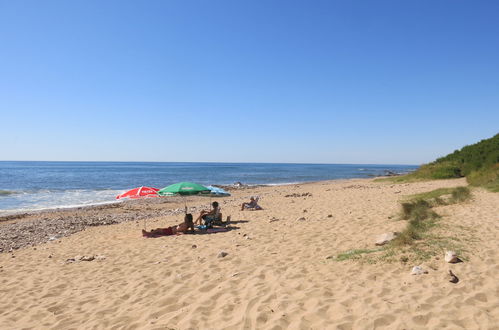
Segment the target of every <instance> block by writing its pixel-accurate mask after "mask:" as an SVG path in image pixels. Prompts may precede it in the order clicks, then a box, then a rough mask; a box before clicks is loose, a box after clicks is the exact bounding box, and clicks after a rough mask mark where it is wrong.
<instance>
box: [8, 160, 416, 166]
mask: <svg viewBox="0 0 499 330" xmlns="http://www.w3.org/2000/svg"><path fill="white" fill-rule="evenodd" d="M0 162H45V163H49V162H50V163H57V162H59V163H204V164H289V165H405V166H421V165H422V164H407V163H405V164H401V163H398V164H396V163H320V162H313V163H306V162H235V161H140V160H133V161H129V160H0Z"/></svg>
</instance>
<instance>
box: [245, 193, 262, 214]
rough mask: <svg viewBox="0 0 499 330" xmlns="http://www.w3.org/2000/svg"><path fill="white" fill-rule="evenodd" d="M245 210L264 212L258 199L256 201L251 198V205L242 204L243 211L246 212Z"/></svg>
mask: <svg viewBox="0 0 499 330" xmlns="http://www.w3.org/2000/svg"><path fill="white" fill-rule="evenodd" d="M245 209H249V210H263V209H262V207H261V206H260V205H258V199H255V197H253V196H251V198H250V201H249V203H242V204H241V211H244V210H245Z"/></svg>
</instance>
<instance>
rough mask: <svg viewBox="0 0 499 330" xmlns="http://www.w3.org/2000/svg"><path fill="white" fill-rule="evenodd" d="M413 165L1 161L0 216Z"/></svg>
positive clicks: (350, 175) (333, 177)
mask: <svg viewBox="0 0 499 330" xmlns="http://www.w3.org/2000/svg"><path fill="white" fill-rule="evenodd" d="M417 167H418V166H416V165H366V164H362V165H360V164H271V163H180V162H178V163H177V162H168V163H161V162H48V161H46V162H45V161H44V162H41V161H29V162H28V161H0V216H2V215H10V214H17V213H24V212H31V211H38V210H46V209H57V208H70V207H80V206H89V205H98V204H106V203H116V202H118V201H117V200H116V196H117V195H119V194H121V193H123V192H125V191H127V190H129V189H133V188H135V187H140V186H149V187H155V188H163V187H166V186H168V185H170V184H173V183H176V182H181V181H190V182H195V183H199V184H203V185H233V184H235V183H242V184H245V185H286V184H295V183H303V182H313V181H322V180H336V179H350V178H369V177H376V176H383V175H386V174H388V173H400V174H403V173H408V172H411V171H413V170H415V169H416V168H417Z"/></svg>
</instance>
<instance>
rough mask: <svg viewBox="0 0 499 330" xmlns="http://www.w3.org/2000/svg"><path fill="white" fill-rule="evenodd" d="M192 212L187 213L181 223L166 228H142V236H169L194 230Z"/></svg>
mask: <svg viewBox="0 0 499 330" xmlns="http://www.w3.org/2000/svg"><path fill="white" fill-rule="evenodd" d="M192 219H193V218H192V214H190V213H188V214H186V215H185V218H184V222H182V223H179V224H178V225H176V226H171V227H166V228H156V229H153V230H151V231H149V232H148V231H145V230H144V229H142V236H144V237H158V236H168V235H180V234H184V233H186V232H187V231H189V230H190V232H194V222H193V221H192Z"/></svg>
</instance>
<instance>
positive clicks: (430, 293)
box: [0, 180, 499, 329]
mask: <svg viewBox="0 0 499 330" xmlns="http://www.w3.org/2000/svg"><path fill="white" fill-rule="evenodd" d="M459 185H465V181H464V180H445V181H435V182H421V183H411V184H390V183H380V182H374V181H372V180H348V181H335V182H318V183H310V184H300V185H290V186H279V187H259V188H255V189H252V190H243V191H235V192H234V194H233V196H231V197H226V198H220V199H218V200H219V201H220V203H221V206H222V211H223V213H224V215H229V214H230V215H231V216H232V219H233V220H234V223H233V226H235V227H236V228H235V229H233V230H231V231H229V232H222V233H215V234H204V235H202V234H197V235H181V236H175V237H173V236H170V237H161V238H154V239H147V238H142V237H141V235H140V230H141V228H142V227H143V225H144V222H143V221H142V220H140V221H132V222H125V223H120V224H115V225H110V226H100V227H91V228H87V229H86V230H85V231H82V232H79V233H76V234H74V235H72V236H69V237H64V238H61V239H58V240H55V241H51V242H48V243H45V244H41V245H37V246H36V247H35V248H33V247H28V248H24V249H20V250H17V251H14V253H13V254H12V253H2V254H0V267H1V268H0V281H1V287H0V301H1V304H0V328H1V329H381V328H383V329H442V328H447V329H499V249H498V247H499V243H498V237H499V235H498V234H499V194H492V193H490V192H486V191H484V190H481V189H475V190H473V200H472V201H470V202H466V203H463V204H457V205H451V206H445V207H439V208H438V209H437V212H438V213H440V214H441V215H443V218H442V219H441V220H440V223H441V224H442V226H441V227H439V229H436V230H437V231H436V232H437V233H439V232H441V233H442V234H449V235H452V234H455V235H458V236H460V235H461V236H460V237H461V238H462V239H464V242H462V243H463V244H464V245H465V247H466V253H465V256H464V257H465V259H466V260H465V262H463V263H458V264H453V265H451V264H447V263H445V261H444V260H443V251H442V253H441V257H439V258H438V259H437V258H436V257H433V258H431V259H430V260H428V261H425V262H423V263H422V266H423V267H425V268H427V269H428V270H429V273H428V274H426V275H419V276H414V275H410V271H411V268H412V267H413V266H415V265H416V264H414V263H412V261H409V262H408V263H403V262H400V261H396V262H392V263H387V262H384V261H382V260H378V261H377V262H376V263H368V262H359V261H358V260H346V261H337V260H334V259H332V258H328V256H336V255H338V254H339V253H341V252H345V251H348V250H352V249H372V248H374V244H373V243H374V240H375V237H376V235H378V234H381V233H384V232H387V231H397V230H398V231H400V230H401V229H402V228H403V227H404V226H405V222H404V221H396V219H397V213H398V212H399V207H400V206H399V201H400V200H401V199H402V198H403V196H404V195H409V194H413V193H418V192H425V191H430V190H433V189H436V188H440V187H454V186H459ZM307 193H308V194H307ZM290 194H296V195H298V194H299V195H300V197H285V196H286V195H290ZM302 194H305V195H306V196H301V195H302ZM251 195H259V196H260V204H261V205H262V206H263V207H264V208H265V210H263V211H244V212H241V211H240V210H239V205H240V204H241V203H242V202H243V201H245V200H246V201H247V200H248V199H249V196H251ZM296 195H295V196H296ZM310 195H311V196H310ZM207 202H208V200H207V199H202V198H199V197H196V198H190V199H189V204H190V205H193V204H196V205H199V206H201V204H204V205H207V204H208V203H207ZM145 205H146V207H149V206H147V205H148V204H145ZM181 206H182V205H181V204H151V207H156V208H158V212H159V211H161V210H159V208H175V207H181ZM165 210H166V209H165ZM163 211H164V210H163ZM77 212H81V215H82V216H84V215H85V212H90V211H88V210H81V211H77ZM163 214H164V213H163ZM44 216H45V217H46V216H47V215H44ZM302 217H303V218H305V220H297V219H299V218H302ZM181 220H182V218H181V216H180V215H161V216H159V217H155V218H151V219H149V220H148V222H147V226H148V227H149V228H150V227H164V226H167V225H172V224H175V223H178V222H179V221H181ZM13 221H23V220H22V219H19V220H13ZM0 225H1V224H0ZM458 238H459V237H458ZM193 245H196V248H194V247H193ZM442 248H445V247H442ZM222 250H223V251H226V252H227V253H228V255H227V256H226V257H224V258H219V257H217V254H218V253H219V252H220V251H222ZM77 255H85V256H92V255H96V256H97V255H98V256H104V257H105V258H103V259H101V260H93V261H82V262H75V263H66V262H65V261H66V260H67V259H70V258H74V257H75V256H77ZM374 255H375V254H374ZM395 257H397V256H395ZM449 269H452V271H453V272H454V273H455V274H456V275H457V276H458V277H459V279H460V281H459V283H457V284H453V283H450V282H449V281H448V279H447V278H446V273H447V272H448V270H449Z"/></svg>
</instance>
